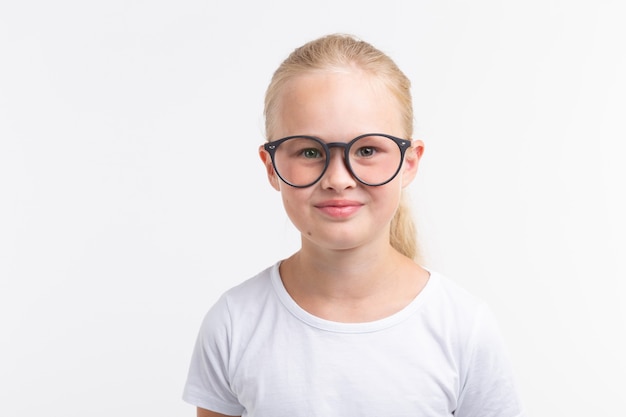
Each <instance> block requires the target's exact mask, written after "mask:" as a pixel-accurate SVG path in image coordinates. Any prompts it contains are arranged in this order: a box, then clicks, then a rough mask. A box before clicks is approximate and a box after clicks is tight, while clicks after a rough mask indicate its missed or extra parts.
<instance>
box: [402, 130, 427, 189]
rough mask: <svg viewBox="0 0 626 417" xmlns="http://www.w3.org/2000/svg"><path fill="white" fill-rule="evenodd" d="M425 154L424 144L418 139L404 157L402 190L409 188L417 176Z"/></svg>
mask: <svg viewBox="0 0 626 417" xmlns="http://www.w3.org/2000/svg"><path fill="white" fill-rule="evenodd" d="M423 153H424V142H422V141H421V140H417V139H414V140H412V141H411V147H410V148H409V149H407V151H406V154H405V155H404V164H403V165H402V188H404V187H406V186H408V185H409V184H410V183H411V182H412V181H413V179H414V178H415V176H416V175H417V168H418V166H419V162H420V159H421V158H422V154H423Z"/></svg>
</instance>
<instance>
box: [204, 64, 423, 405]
mask: <svg viewBox="0 0 626 417" xmlns="http://www.w3.org/2000/svg"><path fill="white" fill-rule="evenodd" d="M277 116H278V120H277V123H276V131H275V132H273V135H272V136H273V137H272V139H278V138H281V137H285V136H290V135H312V136H316V137H318V138H320V139H322V140H324V141H326V142H348V141H350V140H351V139H352V138H354V137H356V136H358V135H360V134H363V133H387V134H391V135H394V136H398V137H403V132H404V129H403V124H402V119H401V117H400V111H399V108H398V103H397V102H396V101H395V99H394V97H393V96H392V95H391V94H390V93H389V91H387V90H386V88H385V87H384V86H383V84H382V83H380V82H377V80H375V79H373V78H371V76H369V75H367V74H365V73H363V72H361V71H359V70H358V69H354V68H346V69H345V71H332V72H331V71H322V72H319V71H318V72H311V73H305V74H302V75H300V76H298V77H295V78H293V79H292V80H290V81H289V82H288V83H287V84H286V85H285V87H284V89H283V92H282V93H281V98H280V108H279V110H278V114H277ZM423 149H424V145H423V143H422V142H421V141H419V140H413V141H412V147H411V148H410V149H409V150H407V154H406V156H405V162H404V164H403V167H402V169H401V171H400V173H399V174H398V175H397V176H396V178H394V180H393V181H391V182H389V183H388V184H385V185H383V186H378V187H370V186H365V185H363V184H361V183H359V182H358V181H356V180H355V179H354V178H353V177H352V175H351V174H350V172H349V171H348V170H347V168H346V166H345V164H344V161H343V156H342V154H341V153H340V150H339V149H333V150H332V156H331V161H330V165H329V167H328V170H327V171H326V173H325V174H324V176H323V177H322V179H321V180H320V181H319V182H318V183H316V184H314V185H313V186H311V187H308V188H294V187H291V186H289V185H287V184H285V183H283V182H282V181H281V180H280V179H279V178H278V176H277V175H276V173H275V172H274V169H273V167H272V163H271V159H270V156H269V154H267V152H266V151H265V150H264V149H263V147H262V146H261V147H260V148H259V156H260V158H261V161H262V162H263V164H264V165H265V168H266V172H267V176H268V180H269V182H270V184H271V185H272V187H273V188H274V189H276V190H277V191H279V192H280V193H281V196H282V200H283V205H284V207H285V211H286V212H287V215H288V216H289V218H290V219H291V221H292V223H293V224H294V225H295V226H296V228H297V229H298V230H299V231H300V233H301V241H302V246H301V248H300V250H299V251H298V252H296V253H295V254H293V255H292V256H291V257H289V258H288V259H286V260H284V261H283V262H282V263H281V266H280V274H281V278H282V280H283V283H284V285H285V288H286V289H287V292H288V293H289V294H290V295H291V297H292V298H293V299H294V300H295V301H296V303H298V305H299V306H300V307H302V308H303V309H304V310H306V311H308V312H309V313H311V314H313V315H316V316H318V317H321V318H324V319H327V320H332V321H337V322H367V321H373V320H377V319H381V318H383V317H387V316H389V315H391V314H394V313H396V312H398V311H399V310H401V309H403V308H404V307H406V306H407V305H408V304H409V303H410V302H411V301H412V300H413V299H414V298H415V297H416V296H417V295H418V294H419V292H420V291H421V290H422V289H423V288H424V286H425V285H426V282H427V281H428V276H429V274H428V272H427V271H425V270H424V269H422V268H421V267H420V266H419V265H417V264H416V263H415V262H414V261H413V260H411V259H409V258H407V257H405V256H404V255H402V254H400V253H399V252H397V251H396V250H395V249H394V248H393V247H392V246H391V244H390V243H389V233H390V223H391V220H392V218H393V215H394V213H395V211H396V210H397V208H398V205H399V203H400V198H401V193H402V190H403V189H404V188H405V187H406V186H408V185H409V184H410V183H411V182H412V181H413V179H414V178H415V176H416V173H417V169H418V165H419V160H420V158H421V156H422V153H423ZM215 416H223V415H222V414H217V413H214V412H211V411H208V410H204V409H200V408H199V409H198V417H215Z"/></svg>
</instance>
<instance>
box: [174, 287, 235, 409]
mask: <svg viewBox="0 0 626 417" xmlns="http://www.w3.org/2000/svg"><path fill="white" fill-rule="evenodd" d="M230 336H231V320H230V314H229V311H228V304H227V302H226V299H225V297H222V298H221V299H220V300H218V302H217V303H216V304H215V305H214V306H213V307H212V308H211V309H210V310H209V312H208V313H207V314H206V316H205V317H204V320H203V321H202V325H201V326H200V331H199V333H198V337H197V339H196V343H195V346H194V350H193V353H192V357H191V363H190V365H189V372H188V376H187V382H186V384H185V388H184V391H183V400H184V401H186V402H188V403H190V404H192V405H195V406H196V407H201V408H205V409H207V410H211V411H214V412H217V413H221V414H226V415H232V416H238V415H241V414H242V413H243V410H244V409H243V407H242V406H241V405H240V404H239V402H238V401H237V397H236V396H235V394H234V393H233V392H232V390H231V385H230V378H229V368H230V366H229V363H230V362H229V359H230V340H231V337H230Z"/></svg>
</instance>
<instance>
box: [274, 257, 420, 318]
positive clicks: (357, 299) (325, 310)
mask: <svg viewBox="0 0 626 417" xmlns="http://www.w3.org/2000/svg"><path fill="white" fill-rule="evenodd" d="M319 251H320V249H316V248H309V247H306V246H303V248H302V249H301V250H300V251H299V252H297V253H295V254H294V255H292V256H291V257H290V258H288V259H286V260H285V261H283V263H282V264H281V267H280V273H281V277H282V279H283V283H284V285H285V288H286V289H287V292H288V293H289V294H290V295H291V296H292V298H293V299H294V300H295V301H296V302H297V303H298V304H299V305H300V306H301V307H302V308H304V309H305V310H307V311H309V312H310V313H311V314H314V315H316V316H319V317H322V318H326V319H329V320H334V321H346V322H354V321H369V320H374V319H377V318H381V317H384V316H387V315H389V314H392V313H393V312H395V311H398V310H400V309H401V308H403V307H404V306H406V305H407V304H408V303H409V302H410V301H411V300H412V299H413V298H415V296H416V295H417V293H419V291H420V290H421V288H422V287H423V286H424V285H425V283H426V280H427V277H428V273H427V272H426V271H424V270H423V269H421V268H420V267H419V266H418V265H417V264H415V263H414V262H413V261H412V260H411V259H408V258H406V257H405V256H403V255H401V254H400V253H399V252H397V251H396V250H395V249H393V248H392V247H391V246H390V245H388V246H385V247H383V248H377V250H367V249H364V248H360V249H359V250H354V251H352V250H347V251H331V252H327V251H325V250H324V252H323V253H320V252H319ZM424 274H425V275H424Z"/></svg>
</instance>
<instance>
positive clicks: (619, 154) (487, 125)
mask: <svg viewBox="0 0 626 417" xmlns="http://www.w3.org/2000/svg"><path fill="white" fill-rule="evenodd" d="M264 3H265V4H263V2H255V1H248V2H247V3H246V2H236V1H232V2H227V1H211V0H208V1H207V0H205V1H154V0H152V1H147V0H146V1H139V0H136V1H130V0H109V1H78V0H76V1H69V0H59V1H54V2H47V1H19V2H18V1H10V0H6V1H5V0H3V1H2V2H1V3H0V332H1V337H2V341H1V343H0V352H1V354H0V415H2V416H11V417H17V416H35V415H49V416H59V417H78V416H81V417H82V416H87V415H89V416H107V417H108V416H136V415H151V416H175V415H176V416H185V415H187V416H191V415H194V412H195V411H194V409H193V407H191V406H189V405H187V404H185V403H183V402H182V401H181V399H180V396H181V393H182V388H183V383H184V379H185V376H186V372H187V366H188V361H189V356H190V354H191V349H192V345H193V342H194V339H195V336H196V332H197V330H198V326H199V324H200V320H201V319H202V316H203V315H204V313H205V312H206V310H207V309H208V308H209V306H210V305H211V304H212V303H213V302H214V301H215V299H216V298H217V297H218V296H219V295H220V294H221V292H222V291H224V290H225V289H227V288H229V287H231V286H232V285H234V284H236V283H238V282H240V281H242V280H243V279H245V278H248V277H249V276H251V275H252V274H254V273H256V272H258V271H259V270H260V269H262V268H264V267H266V266H268V265H269V264H270V263H273V262H274V261H276V260H277V259H279V258H280V257H283V256H286V255H288V254H289V253H291V252H292V251H293V250H295V248H296V247H297V243H298V239H297V236H296V234H295V232H294V229H293V228H292V226H291V225H290V223H289V221H288V219H287V218H286V216H285V215H284V214H283V211H282V206H281V204H280V200H279V195H278V193H276V192H275V191H273V190H272V189H271V188H270V186H269V185H268V184H267V182H266V179H265V177H264V172H263V167H262V165H261V163H260V162H259V160H258V157H257V146H258V145H259V144H261V143H262V142H263V140H264V138H263V134H262V132H263V130H262V117H261V112H262V101H263V93H264V90H265V87H266V86H267V83H268V81H269V78H270V76H271V73H272V71H273V70H274V69H275V67H276V66H277V65H278V64H279V62H280V61H281V60H282V59H283V58H285V57H286V55H287V54H288V53H289V52H290V51H291V50H292V49H293V48H294V47H296V46H298V45H300V44H301V43H303V42H305V41H308V40H310V39H312V38H315V37H318V36H320V35H323V34H326V33H330V32H349V33H353V34H356V35H358V36H360V37H362V38H363V39H365V40H367V41H370V42H372V43H373V44H374V45H376V46H378V47H379V48H380V49H382V50H384V51H386V52H388V53H389V54H390V55H391V56H392V58H394V59H395V60H396V61H397V62H398V64H399V65H400V66H401V67H402V68H403V69H404V71H405V72H406V73H407V75H409V77H410V78H411V79H412V80H413V90H414V98H415V109H416V118H417V131H416V137H419V138H421V139H423V140H424V142H425V143H426V152H425V156H424V159H423V164H422V165H421V171H420V176H419V180H418V181H417V182H416V183H415V184H414V185H413V186H412V188H411V191H410V192H411V196H412V198H413V200H414V203H415V204H414V208H415V212H416V216H417V218H418V221H419V224H420V236H421V240H422V243H423V246H424V250H425V253H426V259H427V261H426V263H427V265H428V266H430V267H431V268H434V269H437V270H439V271H441V272H443V273H446V274H448V275H449V276H451V277H452V278H453V279H455V280H456V281H457V282H459V283H460V284H461V285H462V286H464V287H466V288H468V289H469V290H470V291H472V292H473V293H475V294H476V295H478V296H480V297H482V298H484V299H486V300H487V301H488V303H489V304H490V305H491V306H492V307H493V309H494V311H495V312H496V315H497V317H498V319H499V321H500V323H501V326H502V329H503V333H504V336H505V338H506V341H507V344H508V346H509V348H510V352H511V358H512V361H513V365H514V367H515V369H516V372H517V375H518V379H519V386H520V391H521V393H522V396H523V399H524V402H525V403H526V406H527V408H528V411H529V415H533V416H539V417H543V416H545V417H548V416H550V417H552V416H566V415H567V416H604V415H615V413H619V410H620V409H623V407H622V406H621V404H622V402H623V399H624V391H625V389H626V386H625V384H624V382H623V374H624V373H625V372H626V363H625V362H626V361H625V359H624V352H625V351H626V341H625V339H626V338H625V336H626V307H625V306H626V303H625V298H626V295H625V294H626V284H625V283H624V281H625V279H626V267H625V266H624V252H625V249H626V243H625V236H626V221H625V217H626V216H624V213H626V202H625V199H626V198H625V191H624V189H625V188H626V187H625V186H624V182H625V179H626V169H625V167H624V166H625V165H626V164H625V162H624V159H625V158H626V154H625V152H624V151H625V149H624V145H623V143H624V141H625V140H626V129H625V127H624V124H625V123H626V122H625V121H624V115H625V114H626V104H625V97H626V85H625V78H624V74H626V58H625V56H626V54H625V51H626V47H625V45H624V42H623V39H625V36H626V30H625V29H624V24H623V22H624V18H625V16H624V13H623V12H622V11H621V10H619V9H618V6H619V3H620V2H619V1H617V0H616V1H609V0H606V1H602V0H600V1H598V0H589V1H575V0H570V1H566V0H562V1H558V0H526V1H496V0H474V1H462V0H437V1H436V0H431V1H426V0H419V1H394V0H389V1H385V2H380V1H364V0H358V1H356V0H354V1H353V0H350V1H335V0H332V1H331V0H318V1H315V2H310V1H307V2H298V1H291V0H275V1H271V2H269V1H268V2H264Z"/></svg>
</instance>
